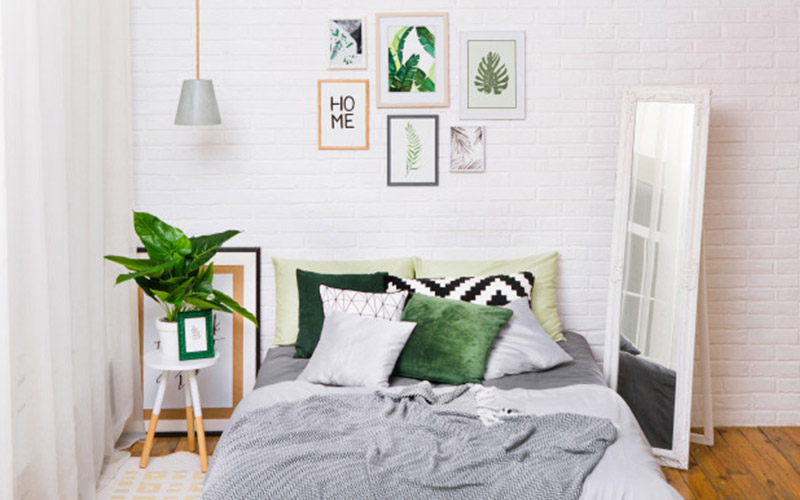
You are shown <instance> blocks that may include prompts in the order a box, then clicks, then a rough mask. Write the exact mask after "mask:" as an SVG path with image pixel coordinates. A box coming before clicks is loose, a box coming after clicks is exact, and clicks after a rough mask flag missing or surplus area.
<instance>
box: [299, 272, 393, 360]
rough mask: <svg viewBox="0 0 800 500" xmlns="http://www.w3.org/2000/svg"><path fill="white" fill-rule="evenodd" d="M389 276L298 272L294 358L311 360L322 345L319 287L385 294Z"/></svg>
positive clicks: (385, 274) (323, 315) (323, 317)
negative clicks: (318, 346) (320, 336)
mask: <svg viewBox="0 0 800 500" xmlns="http://www.w3.org/2000/svg"><path fill="white" fill-rule="evenodd" d="M387 276H388V273H373V274H319V273H312V272H311V271H303V270H302V269H298V270H297V296H298V299H299V303H300V304H299V307H298V318H297V319H298V330H297V341H296V342H295V344H294V345H295V348H294V357H295V358H309V357H311V354H313V353H314V349H316V347H317V343H318V342H319V335H320V333H321V332H322V322H323V321H324V320H325V313H324V312H323V310H322V299H320V298H319V286H320V285H327V286H332V287H334V288H342V289H345V290H356V291H359V292H373V293H378V292H385V291H386V277H387Z"/></svg>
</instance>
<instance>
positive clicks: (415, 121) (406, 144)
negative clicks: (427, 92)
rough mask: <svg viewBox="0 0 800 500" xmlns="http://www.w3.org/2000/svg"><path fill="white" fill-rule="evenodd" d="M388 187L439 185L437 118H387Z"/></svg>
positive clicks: (390, 116)
mask: <svg viewBox="0 0 800 500" xmlns="http://www.w3.org/2000/svg"><path fill="white" fill-rule="evenodd" d="M386 128H387V130H388V132H387V134H388V137H387V144H388V156H387V164H386V172H387V173H386V175H387V185H388V186H437V185H438V184H439V116H438V115H389V116H387V117H386Z"/></svg>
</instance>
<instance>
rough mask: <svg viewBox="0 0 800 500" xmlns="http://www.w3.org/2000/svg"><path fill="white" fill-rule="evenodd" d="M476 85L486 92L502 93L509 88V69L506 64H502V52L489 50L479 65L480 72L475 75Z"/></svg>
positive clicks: (479, 89)
mask: <svg viewBox="0 0 800 500" xmlns="http://www.w3.org/2000/svg"><path fill="white" fill-rule="evenodd" d="M475 86H476V87H477V88H478V91H480V92H483V93H484V94H492V93H493V94H495V95H500V94H502V93H503V91H504V90H505V89H507V88H508V71H507V70H506V65H505V64H501V61H500V54H498V53H497V52H488V53H487V54H486V55H485V56H483V58H481V62H480V64H479V65H478V74H477V75H476V76H475Z"/></svg>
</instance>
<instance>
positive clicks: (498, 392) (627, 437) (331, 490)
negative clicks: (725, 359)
mask: <svg viewBox="0 0 800 500" xmlns="http://www.w3.org/2000/svg"><path fill="white" fill-rule="evenodd" d="M565 337H566V341H564V342H561V343H560V344H559V345H560V346H561V347H562V348H563V349H564V351H566V352H567V353H568V354H570V356H572V358H573V361H572V362H570V363H567V364H564V365H562V366H559V367H557V368H554V369H551V370H547V371H543V372H529V373H524V374H519V375H512V376H505V377H502V378H499V379H495V380H491V381H486V382H485V383H484V384H483V385H482V386H477V387H473V388H472V389H474V390H475V391H476V392H477V393H478V396H476V398H475V399H476V400H477V401H478V405H477V406H478V411H479V412H480V411H483V412H484V414H486V412H489V414H491V413H492V412H495V413H496V414H501V415H502V414H506V413H514V414H517V415H523V416H528V415H535V416H538V418H547V417H549V416H558V415H562V414H574V415H578V416H587V417H590V418H596V419H608V420H609V421H610V422H611V423H612V424H613V428H614V429H615V430H616V434H615V437H614V440H613V442H612V443H611V444H610V445H608V447H607V448H605V451H604V453H602V454H601V455H600V456H601V458H599V459H598V460H599V461H598V462H596V465H595V464H592V465H591V469H590V471H589V472H588V475H586V476H585V480H584V478H581V482H582V485H579V490H578V492H579V494H580V498H582V499H641V498H647V499H648V500H658V499H677V498H681V497H680V496H679V495H678V493H677V492H676V491H675V490H674V489H673V488H672V487H670V486H669V485H668V484H667V482H666V481H665V480H664V477H663V475H662V474H661V470H660V468H659V466H658V465H657V463H656V461H655V460H654V458H653V456H652V453H651V450H650V446H649V445H648V443H647V441H646V439H645V437H644V435H643V434H642V431H641V430H640V428H639V426H638V424H637V423H636V420H635V418H634V416H633V414H632V413H631V411H630V410H629V409H628V407H627V406H626V404H625V403H624V401H623V400H622V399H621V398H620V397H619V396H618V395H617V394H616V393H615V392H613V391H611V390H609V389H608V388H607V387H605V385H604V383H603V377H602V374H601V373H600V371H599V369H598V367H597V364H596V363H595V361H594V359H593V357H592V354H591V351H590V349H589V345H588V343H587V342H586V340H585V339H584V338H583V337H582V336H581V335H579V334H576V333H572V332H565ZM293 352H294V349H293V347H291V346H286V347H277V348H273V349H271V350H270V351H269V353H268V354H267V356H266V359H265V361H264V363H263V364H262V368H261V371H260V372H259V374H258V379H257V382H256V389H255V390H254V391H253V392H252V393H250V394H249V395H248V396H247V397H246V398H245V399H244V400H243V401H242V402H241V403H240V405H239V406H238V407H237V409H236V411H235V413H234V415H233V417H232V418H231V421H230V423H229V426H228V430H226V432H225V433H223V436H222V438H221V439H220V442H219V444H218V446H217V448H216V451H215V453H214V455H213V457H212V460H211V466H210V469H209V471H208V474H207V476H206V482H205V491H204V497H203V498H204V499H216V498H230V499H234V500H238V499H245V498H248V499H249V498H274V497H276V493H275V492H276V491H277V492H280V493H279V495H280V497H282V498H344V496H341V495H339V494H337V491H339V490H337V488H339V487H341V485H340V484H334V483H335V481H333V482H331V480H326V482H324V483H319V481H317V482H315V476H314V473H313V471H310V470H309V468H308V466H307V465H306V466H303V468H302V469H301V472H298V473H297V476H296V477H293V478H289V479H287V478H286V477H282V476H280V477H279V476H278V475H276V474H275V473H274V471H275V470H278V469H275V468H274V467H275V466H276V464H274V463H269V458H268V457H269V456H270V452H271V450H270V449H269V446H263V445H259V441H258V440H257V439H253V440H249V439H242V428H243V426H244V424H245V423H247V422H248V421H249V420H250V419H251V418H252V417H253V416H255V415H259V414H262V413H263V412H264V411H265V410H268V409H274V408H278V407H282V408H286V407H289V406H291V404H294V403H298V402H304V401H305V402H308V401H312V400H315V398H319V397H320V396H330V395H335V396H337V397H341V398H342V399H341V401H346V400H347V399H346V398H356V397H360V396H364V395H366V394H368V393H375V389H374V388H373V389H369V388H363V387H329V386H322V385H316V384H311V383H307V382H303V381H297V380H295V379H296V378H297V376H298V374H299V373H300V372H301V371H302V370H303V369H304V367H305V365H306V363H308V360H307V359H296V358H293V357H292V356H293ZM390 383H391V387H390V389H387V391H388V392H389V393H391V394H397V393H398V392H399V391H403V390H417V388H419V381H418V380H412V379H403V378H392V379H391V380H390ZM432 390H433V391H435V392H436V394H439V395H446V394H450V393H451V392H452V391H453V387H452V386H445V385H435V386H433V389H432ZM392 391H395V392H392ZM262 425H267V424H266V423H262ZM293 425H294V427H292V429H293V430H292V432H294V433H296V435H298V436H300V435H302V434H303V433H304V432H305V431H306V430H308V431H311V430H312V429H304V428H303V425H302V424H300V423H298V422H294V424H293ZM273 452H274V450H273ZM242 457H249V458H246V459H245V460H244V461H243V458H242ZM254 457H257V458H258V463H259V464H266V465H253V462H255V460H254ZM265 460H266V462H265ZM284 460H285V459H284ZM277 465H282V467H280V469H279V470H281V471H282V473H281V474H283V473H285V472H286V471H287V470H291V469H292V468H291V467H288V468H287V467H285V465H286V464H277ZM298 467H299V466H298ZM260 469H263V470H260ZM267 471H270V472H271V475H270V474H266V475H265V473H266V472H267ZM564 473H565V474H567V473H568V471H565V472H564ZM348 474H350V473H348ZM346 476H347V474H340V477H343V478H344V479H347V477H346ZM533 476H535V474H528V476H527V477H528V478H530V477H533ZM276 481H277V482H279V483H280V485H281V486H280V487H277V486H275V485H276V484H277V483H276ZM345 482H346V481H345ZM533 484H535V483H533ZM351 486H352V485H348V486H347V487H351ZM275 488H277V489H275ZM341 491H350V490H346V489H343V490H341ZM431 491H432V493H431V494H430V495H426V496H425V497H426V498H476V496H475V495H473V494H471V493H470V491H477V490H471V489H470V488H469V487H464V486H463V485H462V489H461V490H458V489H457V488H456V489H455V490H453V489H448V488H441V489H436V488H434V489H432V490H431ZM506 491H507V492H508V491H512V490H506ZM514 491H515V493H514V494H511V493H506V494H503V493H500V494H496V495H494V497H495V498H545V497H546V496H545V497H542V496H537V495H536V494H534V491H533V489H530V490H527V492H528V493H530V495H528V494H527V493H523V494H522V495H520V491H519V490H514ZM523 491H525V490H523ZM270 492H271V493H270ZM383 496H384V495H381V497H383ZM350 498H353V496H350Z"/></svg>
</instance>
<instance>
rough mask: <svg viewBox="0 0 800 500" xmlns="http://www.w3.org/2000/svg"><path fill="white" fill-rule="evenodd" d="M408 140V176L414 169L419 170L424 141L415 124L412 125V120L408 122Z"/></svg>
mask: <svg viewBox="0 0 800 500" xmlns="http://www.w3.org/2000/svg"><path fill="white" fill-rule="evenodd" d="M406 140H407V141H408V146H407V149H406V176H408V174H409V173H411V171H412V170H419V168H420V164H419V161H420V157H421V156H422V141H421V140H420V138H419V135H418V134H417V131H416V130H414V126H413V125H411V122H407V123H406Z"/></svg>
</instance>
